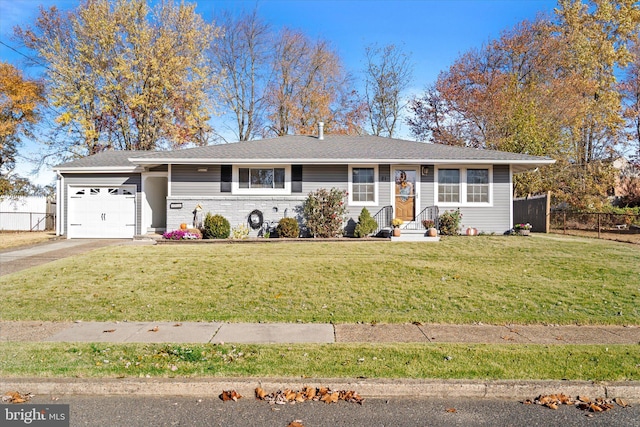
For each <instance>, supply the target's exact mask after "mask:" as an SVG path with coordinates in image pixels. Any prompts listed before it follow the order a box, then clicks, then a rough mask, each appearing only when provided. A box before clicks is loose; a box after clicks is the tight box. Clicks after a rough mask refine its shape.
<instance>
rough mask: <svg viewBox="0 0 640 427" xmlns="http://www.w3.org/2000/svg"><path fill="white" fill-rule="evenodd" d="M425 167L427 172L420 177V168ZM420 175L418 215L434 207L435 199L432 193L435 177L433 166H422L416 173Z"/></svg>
mask: <svg viewBox="0 0 640 427" xmlns="http://www.w3.org/2000/svg"><path fill="white" fill-rule="evenodd" d="M423 166H424V167H427V168H428V172H427V174H426V175H422V167H423ZM418 174H420V209H419V210H418V212H417V213H418V214H419V213H420V212H422V211H423V210H424V209H426V208H428V207H430V206H435V205H436V197H435V193H434V184H433V183H434V180H435V176H436V168H435V167H434V166H433V165H422V166H420V170H419V171H418Z"/></svg>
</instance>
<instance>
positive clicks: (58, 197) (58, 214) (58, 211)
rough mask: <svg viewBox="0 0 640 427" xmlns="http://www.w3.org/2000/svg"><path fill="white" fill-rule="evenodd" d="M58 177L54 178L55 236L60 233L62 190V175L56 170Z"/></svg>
mask: <svg viewBox="0 0 640 427" xmlns="http://www.w3.org/2000/svg"><path fill="white" fill-rule="evenodd" d="M56 175H57V177H58V179H57V180H56V236H61V235H62V232H63V230H62V215H61V213H62V212H63V209H62V203H63V202H62V192H63V191H64V177H63V176H62V175H61V174H60V172H58V171H56Z"/></svg>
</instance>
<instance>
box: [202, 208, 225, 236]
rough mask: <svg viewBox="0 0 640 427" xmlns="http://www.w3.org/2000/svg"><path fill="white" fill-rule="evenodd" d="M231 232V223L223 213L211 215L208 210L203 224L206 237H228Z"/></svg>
mask: <svg viewBox="0 0 640 427" xmlns="http://www.w3.org/2000/svg"><path fill="white" fill-rule="evenodd" d="M230 233H231V224H229V221H228V220H227V219H226V218H225V217H223V216H222V215H211V212H207V216H206V217H205V218H204V224H203V226H202V236H203V237H204V238H205V239H226V238H228V237H229V234H230Z"/></svg>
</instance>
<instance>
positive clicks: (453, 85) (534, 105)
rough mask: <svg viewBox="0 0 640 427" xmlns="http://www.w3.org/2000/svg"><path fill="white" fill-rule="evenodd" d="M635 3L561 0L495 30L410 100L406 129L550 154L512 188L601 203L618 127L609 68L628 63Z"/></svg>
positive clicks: (422, 135)
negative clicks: (551, 14)
mask: <svg viewBox="0 0 640 427" xmlns="http://www.w3.org/2000/svg"><path fill="white" fill-rule="evenodd" d="M639 10H640V6H638V5H637V4H634V3H633V2H628V1H613V0H611V1H605V0H597V1H596V0H594V1H592V2H590V3H589V5H587V4H583V3H582V2H580V1H569V0H568V1H561V2H560V7H559V9H558V11H557V17H556V19H555V20H554V21H552V20H551V19H546V18H539V19H537V20H536V21H534V22H532V23H530V22H523V23H520V24H518V25H517V26H516V27H514V28H513V29H511V30H508V31H505V32H503V33H502V35H501V36H500V38H499V39H497V40H493V41H490V42H489V43H487V44H485V45H484V46H482V48H480V49H474V50H470V51H468V52H466V53H464V54H463V55H462V56H461V57H460V58H459V59H457V60H456V61H455V62H454V64H453V65H452V66H451V67H450V68H449V69H448V70H446V71H444V72H442V73H441V74H440V76H439V77H438V80H437V82H436V84H435V85H434V86H433V87H431V88H429V89H428V90H427V91H425V93H424V94H423V95H421V96H418V97H415V98H414V99H413V100H412V101H411V103H410V107H409V108H410V111H411V113H412V117H410V118H409V120H408V123H409V126H410V129H411V132H412V133H413V134H414V136H416V137H417V138H419V139H422V140H429V141H432V142H437V143H446V144H459V145H468V146H473V147H478V148H484V149H498V150H504V151H512V152H519V153H525V154H533V155H545V156H551V157H554V158H555V159H556V160H557V164H556V165H554V166H553V167H546V168H541V169H540V171H537V172H533V173H527V174H522V175H518V177H516V179H515V181H514V184H515V189H516V192H517V194H520V195H526V194H529V193H536V192H539V191H546V190H555V195H556V198H557V200H558V201H567V202H569V203H574V204H575V203H579V204H580V206H582V207H585V206H597V205H598V204H602V203H605V202H606V195H607V189H608V188H610V187H611V186H612V185H613V174H612V173H611V168H610V164H609V163H608V159H610V158H611V157H612V155H613V154H614V153H615V150H616V148H617V147H618V145H619V144H620V142H621V129H622V127H621V124H622V117H621V104H620V93H619V92H617V84H616V76H615V73H614V70H615V69H616V68H617V67H624V66H626V65H627V64H628V61H629V55H628V49H627V46H628V44H629V42H630V41H631V40H633V39H634V38H635V39H636V40H637V37H638V11H639ZM559 183H562V185H559ZM594 194H597V195H599V196H598V197H599V200H595V199H596V197H595V196H594ZM587 201H588V203H587Z"/></svg>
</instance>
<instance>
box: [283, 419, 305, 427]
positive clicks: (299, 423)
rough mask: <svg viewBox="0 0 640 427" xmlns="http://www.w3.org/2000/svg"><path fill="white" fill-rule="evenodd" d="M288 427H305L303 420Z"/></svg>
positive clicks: (291, 423)
mask: <svg viewBox="0 0 640 427" xmlns="http://www.w3.org/2000/svg"><path fill="white" fill-rule="evenodd" d="M287 427H304V425H302V420H295V421H291V422H290V423H289V425H288V426H287Z"/></svg>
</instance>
